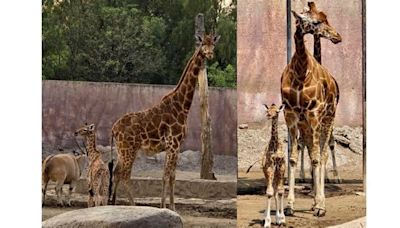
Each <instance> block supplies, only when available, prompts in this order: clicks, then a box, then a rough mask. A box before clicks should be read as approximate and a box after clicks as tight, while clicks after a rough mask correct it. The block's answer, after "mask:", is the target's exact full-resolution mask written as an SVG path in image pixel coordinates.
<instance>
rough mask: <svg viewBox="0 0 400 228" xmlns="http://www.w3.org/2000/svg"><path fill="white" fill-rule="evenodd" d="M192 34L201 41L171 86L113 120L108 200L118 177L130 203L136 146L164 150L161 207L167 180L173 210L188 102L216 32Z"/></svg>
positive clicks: (211, 52) (209, 56) (153, 151)
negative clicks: (145, 104)
mask: <svg viewBox="0 0 400 228" xmlns="http://www.w3.org/2000/svg"><path fill="white" fill-rule="evenodd" d="M196 38H197V40H198V42H199V43H200V44H201V45H199V47H198V48H197V49H196V50H195V52H194V54H193V56H192V57H191V58H190V60H189V62H188V63H187V65H186V67H185V70H184V71H183V73H182V76H181V78H180V80H179V82H178V85H177V86H176V87H175V89H174V90H173V91H171V92H170V93H169V94H167V95H166V96H164V97H163V98H162V99H161V102H160V103H159V104H156V105H155V106H153V107H152V108H149V109H147V110H144V111H140V112H133V113H128V114H125V115H124V116H122V117H121V118H120V119H118V120H117V121H116V122H115V123H114V125H113V127H112V138H115V140H116V144H117V149H118V160H117V165H116V167H115V170H114V175H113V184H114V186H113V189H112V194H110V197H111V195H112V200H111V203H112V204H115V200H116V193H117V187H118V184H119V182H120V181H122V182H123V184H124V186H125V188H126V190H127V192H128V197H129V201H130V203H131V204H132V205H134V200H133V194H132V190H131V189H130V188H129V180H130V176H131V169H132V165H133V162H134V160H135V158H136V155H137V152H138V150H139V149H142V150H143V151H144V152H145V153H146V154H147V155H154V154H156V153H159V152H161V151H163V150H165V151H166V159H165V164H164V175H163V180H162V195H161V207H163V208H165V207H166V203H165V196H166V185H167V181H169V190H170V201H169V202H170V209H171V210H175V204H174V188H175V169H176V162H177V160H178V154H179V152H180V147H181V145H182V143H183V140H184V139H185V136H186V132H187V116H188V114H189V110H190V106H191V104H192V99H193V95H194V92H195V88H196V83H197V76H198V75H199V72H200V70H201V69H202V68H204V67H205V64H204V63H205V61H206V59H212V58H213V56H214V47H215V44H216V43H217V42H218V40H219V38H220V36H214V35H204V36H202V37H200V36H196ZM111 144H112V143H111Z"/></svg>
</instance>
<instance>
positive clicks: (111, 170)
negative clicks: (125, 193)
mask: <svg viewBox="0 0 400 228" xmlns="http://www.w3.org/2000/svg"><path fill="white" fill-rule="evenodd" d="M113 139H114V135H113V134H112V133H111V150H110V161H109V162H108V171H109V173H110V184H109V185H108V197H110V198H111V192H112V185H113V184H112V180H113V168H114V159H113V156H112V152H113Z"/></svg>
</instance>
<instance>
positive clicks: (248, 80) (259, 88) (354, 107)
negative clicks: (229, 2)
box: [237, 0, 362, 126]
mask: <svg viewBox="0 0 400 228" xmlns="http://www.w3.org/2000/svg"><path fill="white" fill-rule="evenodd" d="M314 2H315V3H316V5H317V8H318V9H319V10H321V11H324V12H325V13H326V14H327V15H328V20H329V23H330V24H331V25H332V26H333V27H334V28H336V30H337V31H338V32H339V33H340V34H341V36H342V39H343V41H342V42H341V43H339V44H336V45H335V44H333V43H331V42H330V41H328V40H325V39H323V40H322V49H323V50H322V64H323V65H324V66H325V67H326V68H327V69H328V70H329V72H330V73H331V74H332V75H333V76H334V77H335V78H336V79H337V82H338V84H339V87H340V102H339V105H338V110H337V118H336V124H337V125H350V126H359V125H362V21H361V19H362V15H361V7H362V5H361V2H362V1H361V0H336V1H329V0H315V1H314ZM306 4H307V1H306V0H292V10H295V11H297V12H299V11H301V10H302V9H303V8H304V6H306ZM237 18H238V34H237V41H238V42H237V43H238V47H237V48H238V50H237V53H238V54H237V55H238V57H237V58H238V110H239V112H238V122H239V123H245V122H259V121H262V120H264V118H263V114H264V109H263V107H262V104H263V103H279V102H280V101H281V99H280V78H281V74H282V72H283V69H284V68H285V66H286V41H287V39H286V1H282V0H270V1H264V0H241V1H238V15H237ZM294 31H295V28H294V18H293V17H292V35H293V34H294ZM306 40H307V41H306V44H307V47H308V49H309V51H310V52H311V53H312V51H313V49H312V46H313V39H312V36H311V35H307V36H306ZM294 48H295V47H294V41H293V40H292V49H293V52H294Z"/></svg>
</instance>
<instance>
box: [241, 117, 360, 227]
mask: <svg viewBox="0 0 400 228" xmlns="http://www.w3.org/2000/svg"><path fill="white" fill-rule="evenodd" d="M248 126H249V127H248V128H247V129H239V130H238V169H239V172H238V197H237V210H238V211H237V213H238V218H237V226H238V227H262V226H263V219H264V217H263V213H264V210H265V207H266V197H265V181H264V175H263V173H262V171H261V169H260V165H259V164H258V163H256V165H255V166H254V167H253V168H252V170H251V171H250V172H249V173H247V174H246V172H245V171H246V169H247V168H248V167H249V165H250V164H253V162H254V161H256V160H258V159H259V158H260V156H261V153H262V152H263V150H264V148H265V147H266V145H267V143H268V140H269V135H270V126H269V125H268V124H266V123H261V124H249V125H248ZM279 136H280V140H281V142H282V143H283V147H284V150H285V151H286V148H287V141H286V140H285V138H286V137H287V131H286V127H285V126H284V125H281V126H280V127H279ZM335 137H336V141H337V144H336V161H337V164H338V171H339V175H340V177H341V179H342V183H341V184H334V183H332V182H331V183H326V184H325V195H326V209H327V212H326V215H325V217H321V218H317V217H314V216H313V214H312V211H311V210H310V209H311V205H312V202H313V198H312V193H311V189H310V183H311V173H310V168H309V158H308V155H307V154H306V155H305V174H306V183H296V188H295V197H296V201H295V214H294V216H293V217H288V216H287V217H286V227H306V228H307V227H310V228H311V227H312V228H314V227H327V226H331V225H337V224H342V223H345V222H348V221H351V220H354V219H357V218H360V217H363V216H365V214H366V199H365V195H364V194H362V193H360V192H362V191H363V185H362V183H363V181H362V179H363V174H362V147H361V150H360V144H361V143H362V141H360V140H362V134H361V128H359V127H358V128H351V127H348V126H344V127H336V129H335ZM361 145H362V144H361ZM360 151H361V152H360ZM299 168H300V161H299V162H298V168H297V171H296V173H297V175H296V178H299ZM327 168H328V177H330V178H332V161H331V158H329V160H328V164H327ZM297 180H298V179H297ZM285 187H286V188H287V186H285ZM287 193H288V192H287V190H286V191H285V202H284V204H286V197H287ZM271 207H272V210H275V201H274V200H273V203H272V206H271ZM274 213H275V212H274V211H272V213H271V214H272V216H271V218H272V222H274V221H275V217H274ZM273 227H277V226H276V225H274V226H273Z"/></svg>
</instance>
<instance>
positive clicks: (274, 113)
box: [264, 104, 285, 119]
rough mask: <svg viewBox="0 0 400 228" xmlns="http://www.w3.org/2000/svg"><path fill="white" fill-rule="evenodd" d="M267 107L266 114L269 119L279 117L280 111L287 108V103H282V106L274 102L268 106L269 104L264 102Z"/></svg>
mask: <svg viewBox="0 0 400 228" xmlns="http://www.w3.org/2000/svg"><path fill="white" fill-rule="evenodd" d="M264 106H265V108H266V114H265V115H266V116H267V119H274V118H278V116H279V113H280V112H281V111H282V110H283V109H285V105H284V104H282V105H281V106H280V107H278V106H276V105H275V104H272V105H271V106H269V107H268V105H266V104H264Z"/></svg>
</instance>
